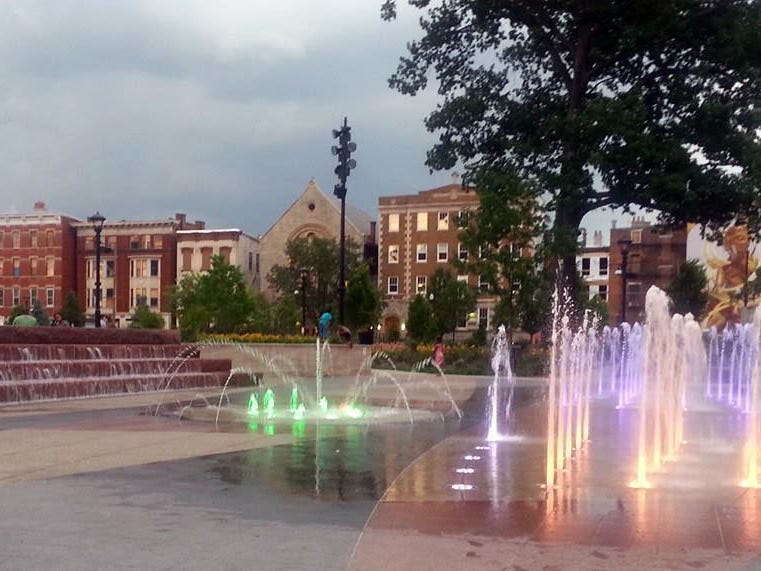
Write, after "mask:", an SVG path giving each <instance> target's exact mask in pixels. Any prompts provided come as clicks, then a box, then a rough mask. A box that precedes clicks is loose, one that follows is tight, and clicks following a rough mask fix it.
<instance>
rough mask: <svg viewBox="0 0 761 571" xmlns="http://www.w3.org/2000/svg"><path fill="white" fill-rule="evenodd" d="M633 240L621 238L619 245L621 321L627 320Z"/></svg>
mask: <svg viewBox="0 0 761 571" xmlns="http://www.w3.org/2000/svg"><path fill="white" fill-rule="evenodd" d="M631 244H632V241H631V240H619V241H618V245H619V246H621V280H622V281H621V284H622V287H621V323H623V322H624V321H626V280H627V278H628V277H629V275H628V273H627V272H628V264H629V247H630V246H631Z"/></svg>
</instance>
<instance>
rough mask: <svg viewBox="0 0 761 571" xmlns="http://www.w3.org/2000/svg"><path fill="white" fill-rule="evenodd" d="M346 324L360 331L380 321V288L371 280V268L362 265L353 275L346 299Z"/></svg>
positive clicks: (347, 288)
mask: <svg viewBox="0 0 761 571" xmlns="http://www.w3.org/2000/svg"><path fill="white" fill-rule="evenodd" d="M344 301H345V304H346V305H345V308H346V324H347V325H348V326H349V327H350V328H351V329H353V330H355V331H359V330H360V329H364V328H366V327H368V326H369V325H374V324H375V323H377V321H378V317H379V316H380V312H381V309H382V305H381V297H380V292H379V291H378V287H377V286H376V285H375V284H373V283H372V281H371V280H370V268H369V267H368V266H367V264H360V265H359V266H357V267H356V268H355V269H354V271H353V272H352V274H351V278H350V279H349V283H348V285H347V287H346V297H345V300H344Z"/></svg>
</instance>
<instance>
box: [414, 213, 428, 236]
mask: <svg viewBox="0 0 761 571" xmlns="http://www.w3.org/2000/svg"><path fill="white" fill-rule="evenodd" d="M417 229H418V232H425V231H426V230H428V213H427V212H418V213H417Z"/></svg>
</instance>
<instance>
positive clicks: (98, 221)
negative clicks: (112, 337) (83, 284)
mask: <svg viewBox="0 0 761 571" xmlns="http://www.w3.org/2000/svg"><path fill="white" fill-rule="evenodd" d="M87 221H88V222H89V223H90V224H92V228H93V230H95V327H100V319H101V315H100V298H101V295H102V291H101V283H100V234H101V232H102V231H103V223H104V222H105V221H106V217H105V216H103V215H102V214H101V213H100V212H96V213H95V214H93V215H92V216H88V218H87Z"/></svg>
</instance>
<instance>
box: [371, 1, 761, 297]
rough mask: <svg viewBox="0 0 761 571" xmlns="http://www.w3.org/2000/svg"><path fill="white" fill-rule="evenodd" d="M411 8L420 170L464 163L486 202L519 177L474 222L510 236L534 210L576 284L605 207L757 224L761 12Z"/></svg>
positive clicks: (549, 4) (615, 4) (574, 5)
mask: <svg viewBox="0 0 761 571" xmlns="http://www.w3.org/2000/svg"><path fill="white" fill-rule="evenodd" d="M396 1H397V0H384V2H383V3H382V16H383V18H385V19H393V18H394V17H395V15H396ZM409 3H410V4H411V5H412V6H414V7H416V8H418V9H420V10H421V12H422V14H421V26H422V30H423V31H422V38H421V39H419V40H417V41H413V42H411V43H409V44H408V46H409V47H408V49H409V53H408V54H407V55H406V57H404V58H402V59H401V61H400V63H399V66H398V68H397V71H396V73H395V74H394V75H393V76H392V77H391V79H390V84H391V86H392V87H393V88H395V89H397V90H398V91H400V92H401V93H404V94H408V95H415V94H417V93H419V92H421V91H422V90H424V89H425V88H426V87H427V85H428V83H429V81H430V82H432V83H435V84H436V86H437V89H438V93H439V95H440V96H441V99H442V100H441V101H440V102H439V103H438V104H437V105H436V108H435V110H434V111H433V112H432V113H431V114H430V115H429V117H428V118H427V120H426V127H427V128H428V129H429V131H431V132H435V133H437V134H438V142H437V143H436V144H435V145H434V147H433V148H432V149H431V150H430V151H429V153H428V158H427V161H426V162H427V165H428V166H429V167H430V168H432V169H434V170H442V169H450V168H452V167H454V166H455V165H458V164H462V165H464V166H465V170H466V180H468V181H469V182H471V183H473V184H474V185H475V186H476V188H478V192H479V194H480V195H481V196H482V198H483V199H486V200H490V197H489V193H491V192H492V191H491V190H488V189H487V190H486V191H482V190H481V188H480V185H479V184H478V183H479V182H481V181H480V180H479V179H483V177H484V176H487V177H488V176H491V173H498V174H499V175H500V176H505V177H508V178H512V179H514V180H513V182H512V183H511V184H502V185H501V187H502V190H501V191H500V196H501V197H502V200H500V201H494V207H495V209H496V210H493V211H489V210H485V209H482V210H481V211H480V213H479V217H480V218H485V217H487V216H488V215H493V216H504V217H505V218H507V219H508V223H507V224H506V225H505V226H504V231H505V237H506V238H508V237H509V234H510V233H511V232H512V231H513V230H514V229H515V228H516V227H520V224H521V222H520V221H521V211H523V210H525V208H526V203H527V202H530V201H534V202H536V204H537V207H538V210H537V211H536V212H535V214H536V216H537V219H543V216H544V215H547V217H548V222H552V230H551V231H550V232H548V234H547V236H546V240H545V242H546V244H547V247H548V254H549V255H550V256H551V258H553V259H554V258H562V259H563V266H562V267H563V273H564V281H565V283H566V285H567V286H569V287H570V288H571V289H575V288H576V287H577V283H576V281H575V279H574V271H575V266H576V264H575V250H576V244H577V236H578V232H579V224H580V222H581V220H582V218H583V217H584V215H585V214H587V213H588V212H591V211H593V210H595V209H598V208H602V207H614V208H615V207H621V208H624V209H629V208H630V206H631V205H637V206H640V207H643V208H647V209H655V210H657V211H658V212H659V213H660V214H659V221H660V223H662V224H663V225H665V226H679V225H683V224H685V223H687V222H697V223H700V224H703V225H705V226H706V227H707V228H708V230H709V231H710V232H712V233H715V232H717V231H718V230H719V229H720V228H721V227H723V226H726V225H727V224H729V223H730V222H739V223H741V224H748V225H749V227H750V231H751V233H753V234H758V233H759V231H760V230H761V211H760V210H759V208H758V202H759V186H760V185H761V141H760V140H759V132H760V131H759V128H761V113H758V109H759V103H760V100H759V99H760V97H761V95H760V94H761V50H759V49H758V46H759V45H761V2H755V1H752V2H749V1H747V0H721V1H710V2H708V1H706V2H696V1H693V0H660V1H658V2H620V1H614V0H603V1H598V2H579V1H571V2H557V1H554V0H521V1H516V2H479V1H475V0H449V1H447V2H429V1H427V0H409ZM727 167H731V168H727ZM479 222H480V220H479ZM550 267H552V268H555V267H557V265H556V264H554V263H553V264H551V266H550Z"/></svg>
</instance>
